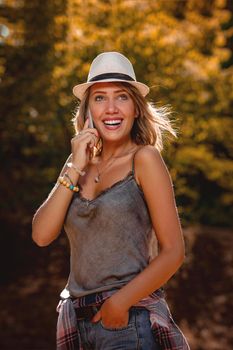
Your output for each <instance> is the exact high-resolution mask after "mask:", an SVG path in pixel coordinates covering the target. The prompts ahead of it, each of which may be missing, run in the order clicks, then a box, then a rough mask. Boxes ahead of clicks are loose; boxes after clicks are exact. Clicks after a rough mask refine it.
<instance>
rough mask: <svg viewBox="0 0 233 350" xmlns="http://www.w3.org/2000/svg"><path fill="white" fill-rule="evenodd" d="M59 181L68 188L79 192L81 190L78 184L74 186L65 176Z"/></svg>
mask: <svg viewBox="0 0 233 350" xmlns="http://www.w3.org/2000/svg"><path fill="white" fill-rule="evenodd" d="M58 181H59V183H60V184H61V185H63V186H65V187H66V188H68V189H70V190H71V191H73V192H78V191H79V187H78V186H74V185H72V184H70V183H69V182H67V181H66V180H64V177H62V176H61V177H59V179H58Z"/></svg>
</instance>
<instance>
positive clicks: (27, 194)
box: [0, 0, 70, 277]
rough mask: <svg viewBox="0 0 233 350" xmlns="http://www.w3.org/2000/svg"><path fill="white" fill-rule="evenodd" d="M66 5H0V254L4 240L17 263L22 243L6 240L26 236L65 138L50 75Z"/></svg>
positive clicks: (59, 57)
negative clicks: (1, 28) (0, 227)
mask: <svg viewBox="0 0 233 350" xmlns="http://www.w3.org/2000/svg"><path fill="white" fill-rule="evenodd" d="M65 12H66V1H63V0H56V1H53V2H46V3H43V6H42V5H41V2H40V1H39V0H35V1H33V2H31V1H4V3H3V4H2V5H1V7H0V16H1V22H2V26H5V27H4V28H6V29H5V32H7V31H8V32H7V33H9V35H8V36H6V35H5V37H4V36H2V39H1V46H0V55H1V61H0V62H1V64H2V65H1V84H0V106H1V121H0V131H1V141H2V147H1V150H0V157H1V163H2V164H3V168H2V172H1V174H0V176H1V197H2V198H4V200H3V201H1V221H2V223H3V225H4V230H5V232H4V234H3V235H1V240H2V242H1V243H2V247H5V249H4V252H3V254H2V255H1V259H2V260H3V261H5V260H6V259H7V260H8V261H9V264H11V262H10V260H9V259H8V258H7V256H9V250H8V249H7V248H9V249H11V250H12V249H13V252H12V253H13V256H15V257H16V258H18V260H19V265H21V264H22V263H23V262H25V263H26V261H27V260H26V256H25V249H19V245H18V244H13V245H12V242H14V243H15V242H18V243H20V242H21V244H23V245H25V244H29V245H30V244H31V238H30V237H31V232H30V231H31V230H30V223H31V218H32V213H33V211H34V210H35V208H36V207H38V204H39V202H40V201H42V199H43V198H45V196H46V194H47V192H48V191H49V187H51V185H52V183H53V182H54V181H55V179H56V176H57V169H56V168H57V167H58V166H59V165H60V162H61V158H62V157H63V155H64V153H65V151H64V150H65V148H67V143H68V141H67V140H69V138H70V134H69V133H70V132H69V130H68V128H69V124H68V123H65V124H63V121H64V117H63V115H64V113H62V112H63V111H62V106H61V103H60V104H59V103H58V95H57V94H58V91H59V93H60V95H61V96H62V89H63V86H62V85H61V82H60V80H59V79H58V78H57V76H56V75H57V71H56V68H58V67H59V66H62V65H63V63H64V58H65V47H64V42H65V41H66V35H67V23H66V21H64V20H63V19H62V18H64V14H65ZM59 102H60V101H59ZM61 114H62V118H61ZM68 134H69V136H68ZM58 164H59V165H58ZM13 260H15V259H13ZM12 264H14V265H15V261H12ZM13 271H14V270H13ZM8 277H9V273H8Z"/></svg>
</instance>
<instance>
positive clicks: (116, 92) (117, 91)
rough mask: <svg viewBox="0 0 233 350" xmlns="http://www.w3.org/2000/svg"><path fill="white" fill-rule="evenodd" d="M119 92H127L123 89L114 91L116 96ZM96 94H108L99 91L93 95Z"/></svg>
mask: <svg viewBox="0 0 233 350" xmlns="http://www.w3.org/2000/svg"><path fill="white" fill-rule="evenodd" d="M119 92H126V91H125V90H123V89H121V90H116V91H114V94H118V93H119ZM94 94H107V92H106V91H101V90H97V91H93V92H92V95H94Z"/></svg>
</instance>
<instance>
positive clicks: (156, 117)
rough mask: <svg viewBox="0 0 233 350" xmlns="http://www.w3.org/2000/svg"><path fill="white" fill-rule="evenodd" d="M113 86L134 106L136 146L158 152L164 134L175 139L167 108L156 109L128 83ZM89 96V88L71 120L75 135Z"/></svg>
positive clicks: (133, 133) (134, 139)
mask: <svg viewBox="0 0 233 350" xmlns="http://www.w3.org/2000/svg"><path fill="white" fill-rule="evenodd" d="M114 84H115V85H117V86H118V85H119V86H121V87H123V88H124V90H125V91H127V92H128V94H129V95H130V96H131V98H132V100H133V102H134V104H135V108H136V111H137V118H135V121H134V124H133V127H132V130H131V138H132V140H133V141H134V142H135V143H136V144H138V145H152V146H154V147H156V148H157V149H158V150H159V151H162V149H163V144H164V134H165V133H170V134H171V135H173V136H174V137H177V131H176V130H175V128H174V126H173V125H172V124H173V123H172V120H171V118H170V117H171V109H170V108H169V107H167V106H164V107H156V106H155V105H154V104H153V103H151V102H148V101H147V100H146V99H145V97H143V96H142V94H141V93H140V92H139V91H138V89H137V88H136V87H134V86H133V85H131V84H129V83H125V82H123V83H118V82H116V83H115V82H114ZM89 95H90V88H88V89H87V91H86V92H85V94H84V97H83V98H82V100H81V101H80V104H79V105H78V107H77V110H76V113H75V117H74V118H73V120H72V121H73V125H74V128H75V132H76V133H78V132H79V131H81V130H82V129H83V126H84V123H85V116H86V114H87V109H88V101H89ZM101 150H102V142H101V140H100V141H99V144H98V145H97V154H99V153H101Z"/></svg>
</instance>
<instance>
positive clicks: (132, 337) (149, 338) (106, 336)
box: [78, 307, 160, 350]
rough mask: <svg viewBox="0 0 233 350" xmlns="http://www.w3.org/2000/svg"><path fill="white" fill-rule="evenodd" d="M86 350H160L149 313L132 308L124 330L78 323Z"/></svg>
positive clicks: (98, 324) (83, 322)
mask: <svg viewBox="0 0 233 350" xmlns="http://www.w3.org/2000/svg"><path fill="white" fill-rule="evenodd" d="M78 328H79V332H80V336H81V341H82V346H83V349H84V350H160V347H159V345H158V344H157V343H156V341H155V338H154V335H153V333H152V330H151V323H150V318H149V311H148V310H147V309H145V308H139V307H132V308H131V309H130V310H129V322H128V325H127V326H126V327H124V328H116V329H109V328H106V327H105V326H103V325H102V323H101V321H100V322H97V323H92V322H90V321H87V320H81V321H78Z"/></svg>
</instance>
